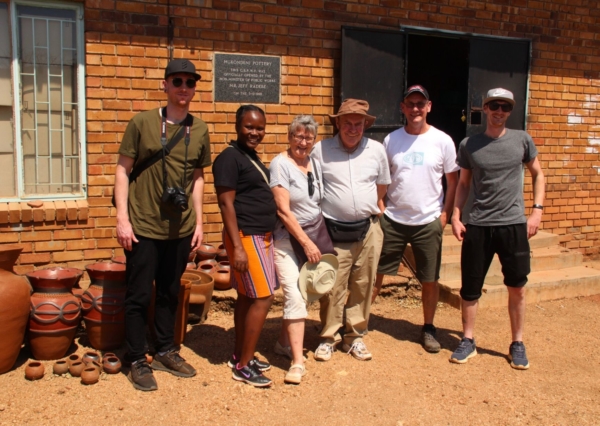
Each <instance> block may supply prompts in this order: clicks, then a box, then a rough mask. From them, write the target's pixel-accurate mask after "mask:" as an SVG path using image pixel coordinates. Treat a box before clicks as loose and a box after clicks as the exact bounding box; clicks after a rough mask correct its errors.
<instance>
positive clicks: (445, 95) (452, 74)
mask: <svg viewBox="0 0 600 426" xmlns="http://www.w3.org/2000/svg"><path fill="white" fill-rule="evenodd" d="M413 84H420V85H422V86H424V87H425V88H426V89H427V91H428V92H429V97H430V99H431V102H432V108H431V112H430V113H429V114H428V115H427V122H428V123H429V124H431V125H432V126H434V127H436V128H438V129H440V130H441V131H443V132H445V133H447V134H449V135H450V137H452V140H453V141H454V143H455V145H456V146H457V147H458V144H459V143H460V141H461V140H462V139H463V138H464V137H465V136H466V129H467V124H466V115H465V119H461V117H463V111H464V114H466V109H467V100H468V97H469V93H468V92H469V40H468V39H463V38H446V37H432V36H425V35H418V34H408V35H407V54H406V87H410V86H412V85H413Z"/></svg>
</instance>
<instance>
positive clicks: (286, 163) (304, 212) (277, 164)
mask: <svg viewBox="0 0 600 426" xmlns="http://www.w3.org/2000/svg"><path fill="white" fill-rule="evenodd" d="M311 165H312V167H311V169H313V171H312V174H313V176H314V182H313V185H314V188H315V189H314V192H313V195H312V197H310V196H309V195H308V177H307V175H305V174H304V173H302V171H301V170H300V169H299V168H298V167H296V166H295V165H294V164H292V162H291V161H290V160H289V159H288V158H286V155H285V153H282V154H279V155H278V156H277V157H275V158H274V159H273V161H271V165H270V166H269V172H270V174H271V181H270V185H271V188H273V187H275V186H281V187H282V188H284V189H287V190H288V192H289V193H290V211H291V212H292V213H293V214H294V216H296V220H298V223H299V224H300V226H304V225H308V224H310V223H313V222H314V221H315V219H316V218H317V216H318V215H319V214H320V213H321V200H322V199H323V184H322V182H321V176H322V174H321V168H320V165H319V163H318V162H317V161H314V160H312V161H311ZM314 168H316V174H315V170H314ZM317 176H318V179H317ZM273 237H274V238H275V239H276V240H281V239H283V238H288V237H289V234H288V231H287V230H286V229H285V227H284V226H283V224H282V223H281V221H280V220H278V221H277V225H276V226H275V234H274V235H273Z"/></svg>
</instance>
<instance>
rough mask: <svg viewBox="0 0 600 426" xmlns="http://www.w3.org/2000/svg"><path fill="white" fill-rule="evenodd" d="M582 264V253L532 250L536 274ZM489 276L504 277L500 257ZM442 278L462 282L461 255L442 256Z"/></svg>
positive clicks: (495, 257)
mask: <svg viewBox="0 0 600 426" xmlns="http://www.w3.org/2000/svg"><path fill="white" fill-rule="evenodd" d="M411 254H412V253H411ZM582 262H583V255H582V254H581V253H579V252H577V251H573V250H569V249H566V248H564V247H561V246H551V247H542V248H535V249H532V250H531V270H532V271H536V272H539V271H548V270H551V269H564V268H572V267H574V266H579V265H580V264H581V263H582ZM487 276H488V277H492V276H502V269H501V266H500V261H499V260H498V256H494V260H493V261H492V264H491V265H490V269H489V271H488V274H487ZM440 277H441V278H442V279H444V280H460V254H452V255H446V254H444V255H443V256H442V265H441V268H440Z"/></svg>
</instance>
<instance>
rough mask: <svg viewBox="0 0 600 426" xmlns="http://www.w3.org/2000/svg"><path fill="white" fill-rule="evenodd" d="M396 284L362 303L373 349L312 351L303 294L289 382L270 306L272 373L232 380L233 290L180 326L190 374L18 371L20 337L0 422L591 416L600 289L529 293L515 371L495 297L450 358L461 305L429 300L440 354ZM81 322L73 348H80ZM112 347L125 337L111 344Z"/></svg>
mask: <svg viewBox="0 0 600 426" xmlns="http://www.w3.org/2000/svg"><path fill="white" fill-rule="evenodd" d="M413 290H414V289H411V291H408V293H407V292H406V287H404V284H392V285H388V286H387V287H384V291H383V294H382V296H381V297H379V298H378V301H377V302H376V303H375V304H374V305H373V309H372V315H371V320H370V324H369V330H370V332H369V334H368V335H367V336H366V338H365V342H366V344H367V346H368V348H369V349H370V350H371V352H372V353H373V360H372V361H368V362H361V361H357V360H355V359H354V358H352V357H351V356H349V355H347V354H345V353H343V352H339V351H337V352H335V353H334V357H333V358H332V360H331V361H329V362H326V363H318V362H316V361H314V359H313V357H312V355H313V351H314V349H315V348H316V346H317V345H318V334H317V333H318V325H319V323H318V310H317V307H318V305H317V304H313V305H312V306H311V310H310V312H309V318H308V320H307V332H306V338H305V348H306V355H307V356H308V361H307V369H308V374H307V375H306V376H305V378H304V379H303V381H302V384H301V385H299V386H294V385H285V384H284V383H283V377H284V374H285V371H286V369H287V368H288V366H289V362H288V361H287V360H286V359H285V358H283V357H281V356H278V355H275V354H274V353H273V351H272V347H273V345H274V343H275V340H276V338H277V335H278V333H279V327H280V321H281V307H280V304H278V306H275V307H274V309H273V310H272V312H271V314H270V315H269V318H268V320H267V324H266V327H265V330H264V331H263V334H262V338H261V341H260V343H259V345H258V355H259V356H260V357H262V358H264V359H267V360H268V361H269V362H271V363H272V364H273V369H272V370H271V371H269V372H268V374H267V376H268V377H270V378H272V379H273V381H274V385H273V386H272V387H271V388H270V389H255V388H252V387H251V386H248V385H245V384H241V383H239V382H236V381H234V380H232V378H231V372H230V370H229V368H228V367H227V365H226V362H227V359H228V357H229V355H230V353H231V349H232V342H233V328H232V326H233V317H232V315H231V312H230V311H229V310H230V307H231V301H230V300H228V297H227V296H219V294H217V299H219V300H220V302H219V303H218V304H217V306H218V308H220V309H215V310H213V311H212V312H211V314H210V316H209V318H208V320H207V321H206V322H205V323H204V324H198V325H194V326H191V327H190V328H189V331H188V335H187V338H186V346H185V347H183V348H182V355H183V356H184V357H185V358H186V359H187V360H188V361H189V362H190V363H191V364H193V365H194V366H195V367H196V368H197V369H198V375H197V376H196V377H194V378H191V379H181V378H176V377H174V376H172V375H170V374H168V373H165V372H156V373H155V376H156V378H157V380H158V385H159V389H158V391H155V392H149V393H145V392H140V391H136V390H135V389H133V387H132V386H131V384H130V383H129V381H128V380H127V378H126V376H125V375H124V373H121V374H117V375H112V376H111V375H106V374H103V375H102V377H101V380H100V382H98V383H97V384H95V385H92V386H84V385H82V384H81V383H80V381H79V379H76V378H73V377H70V376H69V375H68V374H67V375H65V376H54V375H52V373H51V371H52V364H53V363H52V362H51V361H48V362H44V364H45V366H46V375H45V377H44V378H43V379H42V380H40V381H36V382H29V381H27V380H25V378H24V370H25V365H26V363H27V361H28V358H27V357H28V356H29V351H28V349H27V348H24V349H23V350H22V351H21V355H20V358H19V360H18V362H17V366H16V368H15V369H13V370H12V371H10V372H8V373H6V374H3V375H0V389H1V390H2V391H1V392H0V424H2V425H4V424H36V425H47V424H48V425H56V424H61V425H71V424H73V425H80V424H81V425H83V424H87V425H89V424H96V425H104V424H107V425H108V424H110V425H114V424H148V425H153V424H181V425H187V424H190V425H191V424H193V425H197V424H227V425H229V424H232V425H238V424H240V425H251V424H268V425H271V424H272V425H296V424H327V425H350V424H361V425H363V424H364V425H421V424H423V425H425V424H426V425H438V424H439V425H445V424H448V425H455V424H456V425H460V424H469V425H471V424H498V425H504V424H506V425H522V424H535V425H555V424H556V425H588V424H589V425H591V424H599V423H600V356H599V355H598V347H599V346H600V338H599V336H598V330H600V297H599V296H595V297H588V298H580V299H569V300H559V301H553V302H545V303H541V304H538V305H529V306H528V309H527V321H526V335H525V336H526V339H525V343H526V345H527V350H528V355H529V359H530V364H531V368H530V369H529V370H528V371H517V370H513V369H512V368H510V366H509V363H508V360H507V358H506V354H507V350H508V345H509V343H510V328H509V322H508V314H507V312H506V309H486V310H482V311H480V312H479V315H478V318H477V325H476V341H477V346H478V352H479V354H478V356H476V357H475V358H473V359H471V360H470V361H469V362H468V363H467V364H465V365H456V364H451V363H450V362H448V358H449V356H450V354H451V352H452V350H453V349H454V348H455V347H456V345H457V344H458V341H459V335H460V330H461V321H460V313H459V311H457V310H456V309H453V308H451V307H448V306H446V305H440V308H439V310H438V314H437V317H436V325H437V326H438V330H439V331H438V337H439V340H440V343H441V344H442V348H443V349H442V351H441V352H440V353H439V354H428V353H426V352H425V351H424V350H423V349H422V348H421V346H420V345H419V344H418V343H417V340H418V337H419V332H420V324H421V321H422V316H421V307H420V303H419V299H418V297H413V296H415V295H417V296H418V291H413ZM86 342H87V340H86V337H85V334H81V335H80V336H79V337H78V338H77V339H76V344H77V346H76V347H75V346H74V349H73V350H74V351H76V352H77V353H80V354H81V353H83V352H84V351H85V350H86V349H88V348H86V347H85V346H84V345H85V344H86ZM116 352H117V355H119V356H122V354H123V349H122V350H120V351H116Z"/></svg>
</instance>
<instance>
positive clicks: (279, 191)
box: [271, 185, 321, 263]
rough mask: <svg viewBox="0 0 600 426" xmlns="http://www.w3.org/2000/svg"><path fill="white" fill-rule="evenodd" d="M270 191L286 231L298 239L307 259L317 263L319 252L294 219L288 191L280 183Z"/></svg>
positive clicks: (319, 258) (319, 256) (319, 257)
mask: <svg viewBox="0 0 600 426" xmlns="http://www.w3.org/2000/svg"><path fill="white" fill-rule="evenodd" d="M271 191H273V196H274V197H275V204H277V215H278V216H279V219H281V221H282V222H283V225H284V226H285V228H286V229H287V230H288V232H289V233H290V234H292V235H293V236H294V238H296V240H298V242H299V243H300V245H301V246H302V248H303V249H304V253H306V257H307V258H308V261H309V262H311V263H317V262H318V261H319V260H321V252H320V251H319V248H318V247H317V246H316V245H315V244H314V243H313V242H312V241H311V239H310V238H308V235H306V233H305V232H304V231H303V230H302V227H301V226H300V224H299V223H298V219H296V216H294V214H293V213H292V211H291V210H290V192H289V191H288V190H287V189H285V188H283V187H282V186H280V185H278V186H275V187H273V188H271Z"/></svg>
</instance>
